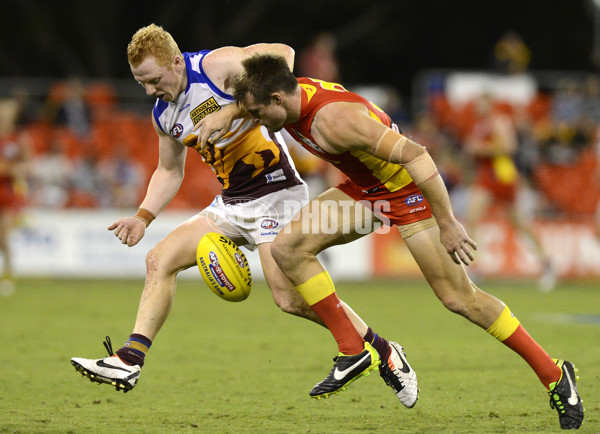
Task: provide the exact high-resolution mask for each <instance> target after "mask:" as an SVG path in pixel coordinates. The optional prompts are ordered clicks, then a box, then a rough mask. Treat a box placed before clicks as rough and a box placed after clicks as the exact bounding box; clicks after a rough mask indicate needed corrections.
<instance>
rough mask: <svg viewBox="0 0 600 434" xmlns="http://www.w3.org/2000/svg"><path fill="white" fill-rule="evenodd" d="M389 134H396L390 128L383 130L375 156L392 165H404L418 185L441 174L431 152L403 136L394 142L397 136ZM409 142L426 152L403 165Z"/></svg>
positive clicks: (376, 146)
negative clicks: (404, 152)
mask: <svg viewBox="0 0 600 434" xmlns="http://www.w3.org/2000/svg"><path fill="white" fill-rule="evenodd" d="M388 133H394V131H393V130H391V129H390V128H385V129H384V130H383V132H382V133H381V136H379V140H377V144H376V145H375V151H374V152H373V155H375V156H376V157H379V158H381V159H382V160H386V161H389V162H390V163H396V164H402V165H403V166H404V168H405V169H406V171H407V172H408V174H409V175H410V177H411V178H412V179H413V181H414V182H415V184H417V185H418V184H420V183H422V182H425V181H427V180H428V179H431V178H434V177H435V176H436V175H438V174H439V173H438V170H437V167H436V166H435V163H434V162H433V160H432V159H431V156H430V155H429V152H427V149H425V147H424V146H421V145H419V144H417V143H415V142H413V141H412V140H410V139H407V138H406V137H405V136H403V135H400V138H399V139H397V140H394V139H395V138H396V135H395V134H392V135H391V136H389V137H388V136H387V135H388ZM408 142H410V143H412V144H414V145H416V146H420V147H422V148H423V150H424V152H423V153H422V154H420V155H419V156H418V157H417V158H415V159H413V160H411V161H409V162H408V163H401V162H400V161H401V158H402V150H403V149H404V146H405V145H406V144H407V143H408Z"/></svg>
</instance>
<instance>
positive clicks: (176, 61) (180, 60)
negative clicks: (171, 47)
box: [173, 54, 185, 69]
mask: <svg viewBox="0 0 600 434" xmlns="http://www.w3.org/2000/svg"><path fill="white" fill-rule="evenodd" d="M184 64H185V62H184V61H183V58H182V57H181V56H180V55H179V54H176V55H175V57H173V66H174V67H175V68H176V69H180V68H181V67H182V66H183V65H184Z"/></svg>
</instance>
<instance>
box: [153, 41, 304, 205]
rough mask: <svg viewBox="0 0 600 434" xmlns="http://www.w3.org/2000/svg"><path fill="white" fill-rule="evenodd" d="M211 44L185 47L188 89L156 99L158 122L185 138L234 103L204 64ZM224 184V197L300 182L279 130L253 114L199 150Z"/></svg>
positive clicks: (252, 194) (261, 192)
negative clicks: (196, 49) (196, 48)
mask: <svg viewBox="0 0 600 434" xmlns="http://www.w3.org/2000/svg"><path fill="white" fill-rule="evenodd" d="M208 53H210V51H209V50H204V51H199V52H197V53H183V58H184V60H185V69H186V74H187V87H186V89H185V92H183V93H182V94H180V95H179V96H178V97H177V100H175V101H173V102H169V103H168V102H165V101H163V100H161V99H157V101H156V104H155V105H154V109H153V116H154V119H155V120H156V123H157V124H158V126H159V128H160V129H161V130H162V131H164V132H165V133H167V134H169V135H170V136H171V137H173V138H174V139H175V140H177V141H178V142H180V143H182V144H183V139H184V138H185V137H187V136H188V135H189V134H192V133H194V132H193V131H192V129H193V127H194V125H196V124H197V123H198V122H199V121H200V120H201V119H202V118H204V117H205V116H207V115H209V114H210V113H213V112H216V111H217V110H220V109H221V107H223V106H225V105H227V104H232V103H234V99H233V97H232V96H231V95H229V94H227V93H225V92H223V91H221V90H220V89H219V88H218V87H217V86H216V85H215V84H214V83H213V82H212V81H210V79H209V78H208V77H207V75H206V73H205V72H204V69H203V68H202V60H203V59H204V56H206V55H207V54H208ZM201 155H202V159H203V160H204V161H205V162H206V163H208V164H210V165H211V167H212V168H213V171H214V172H215V174H216V175H217V178H218V180H219V182H220V183H221V184H222V185H223V192H222V197H223V200H224V201H225V203H231V202H239V201H245V200H249V199H258V198H260V197H262V196H264V195H266V194H269V193H272V192H274V191H278V190H281V189H283V188H289V187H292V186H294V185H300V184H302V181H301V179H300V177H299V175H298V173H297V172H296V169H295V168H294V165H293V163H292V160H291V158H290V156H289V154H288V152H287V148H286V147H285V145H283V139H282V138H281V136H280V135H279V134H273V133H270V132H269V131H268V130H267V129H266V128H264V127H260V125H258V124H256V123H254V122H252V121H251V120H249V119H238V120H235V121H234V122H233V125H232V127H231V130H230V131H229V132H228V133H227V134H226V135H225V136H224V137H223V138H222V139H221V140H219V142H218V143H216V144H215V145H214V146H213V145H209V146H208V147H207V149H206V151H203V152H202V153H201Z"/></svg>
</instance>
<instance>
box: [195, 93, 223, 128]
mask: <svg viewBox="0 0 600 434" xmlns="http://www.w3.org/2000/svg"><path fill="white" fill-rule="evenodd" d="M220 109H221V106H219V104H218V103H217V101H216V100H215V98H214V97H212V96H211V97H210V98H209V99H207V100H206V101H204V102H203V103H202V104H200V105H199V106H198V107H196V108H195V109H194V110H192V111H191V112H190V117H191V118H192V122H193V123H194V125H196V124H197V123H198V122H200V121H201V120H202V119H204V118H205V117H206V116H208V115H209V114H211V113H214V112H216V111H218V110H220Z"/></svg>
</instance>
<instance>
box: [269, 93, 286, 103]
mask: <svg viewBox="0 0 600 434" xmlns="http://www.w3.org/2000/svg"><path fill="white" fill-rule="evenodd" d="M271 103H272V104H275V105H282V104H283V98H282V96H281V94H280V93H278V92H275V93H273V94H271Z"/></svg>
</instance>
